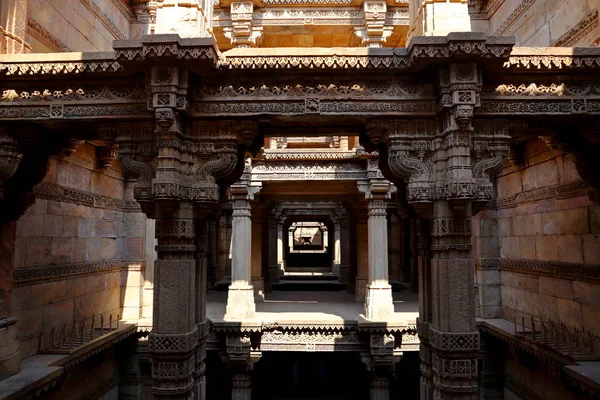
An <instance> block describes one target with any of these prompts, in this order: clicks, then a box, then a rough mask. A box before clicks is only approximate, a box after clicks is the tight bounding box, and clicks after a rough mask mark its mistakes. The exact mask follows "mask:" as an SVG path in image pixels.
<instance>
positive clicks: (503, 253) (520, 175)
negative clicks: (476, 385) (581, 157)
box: [474, 139, 600, 334]
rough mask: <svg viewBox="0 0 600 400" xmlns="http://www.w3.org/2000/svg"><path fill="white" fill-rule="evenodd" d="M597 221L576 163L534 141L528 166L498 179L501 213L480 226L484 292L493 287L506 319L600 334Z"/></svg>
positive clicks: (488, 214) (477, 242) (483, 218)
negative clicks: (536, 320)
mask: <svg viewBox="0 0 600 400" xmlns="http://www.w3.org/2000/svg"><path fill="white" fill-rule="evenodd" d="M599 215H600V206H599V205H598V204H596V203H594V202H592V201H591V200H590V198H589V197H588V185H587V184H586V183H585V182H584V181H582V180H581V178H580V176H579V174H578V172H577V170H576V167H575V164H574V162H573V160H572V157H571V156H569V155H566V154H564V153H563V152H562V151H561V150H551V149H549V147H548V146H546V144H545V143H544V142H543V141H542V140H539V139H538V140H535V141H531V142H529V143H528V144H527V147H526V151H525V161H524V164H523V165H522V166H519V167H513V166H505V168H504V170H503V171H502V172H501V173H500V174H499V176H498V210H497V211H495V210H493V211H484V212H482V213H480V214H478V216H477V217H476V218H475V221H474V225H475V232H474V235H475V239H474V248H475V257H476V264H477V266H478V274H479V277H480V279H479V287H480V290H485V288H486V285H488V286H489V285H490V284H491V283H494V284H495V287H496V288H497V291H496V293H495V296H496V298H494V299H493V301H495V302H496V304H495V305H496V306H498V307H500V306H501V309H502V311H503V314H504V317H505V318H509V319H512V318H513V317H514V316H517V317H519V318H520V316H522V315H524V316H525V317H528V316H530V315H532V316H534V317H538V318H542V319H544V320H546V321H547V320H552V321H555V322H558V321H560V322H563V323H565V324H567V325H569V326H572V327H579V328H581V327H584V328H585V329H586V330H592V331H593V332H595V333H596V334H600V285H599V284H600V282H597V280H596V279H595V278H594V277H593V274H590V272H589V271H590V270H592V269H596V268H600V217H599ZM483 276H486V277H487V281H486V280H484V279H482V277H483ZM492 281H493V282H492ZM482 288H483V289H482ZM498 292H500V293H498ZM498 294H500V295H501V296H498ZM480 298H481V296H480ZM487 300H489V299H487Z"/></svg>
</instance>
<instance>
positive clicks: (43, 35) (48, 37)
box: [27, 18, 71, 53]
mask: <svg viewBox="0 0 600 400" xmlns="http://www.w3.org/2000/svg"><path fill="white" fill-rule="evenodd" d="M27 33H29V34H30V35H31V36H33V37H34V38H35V39H37V40H38V41H40V42H41V43H42V44H43V45H44V46H46V47H47V48H48V49H50V50H52V51H53V52H57V53H59V52H64V51H71V50H69V48H68V47H67V46H65V45H64V44H63V43H62V42H61V41H60V40H58V39H57V38H55V37H54V36H53V35H52V34H51V33H50V32H48V31H47V30H46V29H45V28H44V27H43V26H41V25H40V24H39V23H37V22H36V21H34V20H32V19H31V18H28V19H27Z"/></svg>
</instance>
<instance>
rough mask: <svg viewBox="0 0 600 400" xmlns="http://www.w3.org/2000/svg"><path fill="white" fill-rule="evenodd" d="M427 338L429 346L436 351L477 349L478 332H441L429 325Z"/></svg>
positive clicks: (473, 350) (471, 350) (475, 350)
mask: <svg viewBox="0 0 600 400" xmlns="http://www.w3.org/2000/svg"><path fill="white" fill-rule="evenodd" d="M428 339H429V343H430V344H431V346H432V347H433V348H435V349H437V350H438V351H443V352H477V351H479V332H458V333H456V332H441V331H438V330H436V329H434V328H433V327H432V326H429V332H428Z"/></svg>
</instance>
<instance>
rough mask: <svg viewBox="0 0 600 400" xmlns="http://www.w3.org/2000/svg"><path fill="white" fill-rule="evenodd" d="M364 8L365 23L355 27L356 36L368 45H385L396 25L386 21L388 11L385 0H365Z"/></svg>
mask: <svg viewBox="0 0 600 400" xmlns="http://www.w3.org/2000/svg"><path fill="white" fill-rule="evenodd" d="M363 10H364V14H365V25H364V26H361V27H356V28H354V32H355V33H356V36H358V37H359V38H360V39H361V40H362V43H363V44H364V45H365V46H366V47H383V43H385V41H386V39H387V38H388V37H390V36H391V35H392V33H393V32H394V27H393V26H391V25H386V23H385V15H386V12H387V4H386V2H385V0H365V1H364V3H363Z"/></svg>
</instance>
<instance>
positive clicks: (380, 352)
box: [361, 332, 394, 400]
mask: <svg viewBox="0 0 600 400" xmlns="http://www.w3.org/2000/svg"><path fill="white" fill-rule="evenodd" d="M369 349H370V351H369V353H368V354H361V359H362V361H363V362H364V363H365V364H366V366H367V369H368V370H369V372H370V373H371V390H370V396H369V399H370V400H389V399H390V374H391V370H392V367H393V366H394V336H393V335H391V334H389V333H388V332H384V333H370V334H369Z"/></svg>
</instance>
